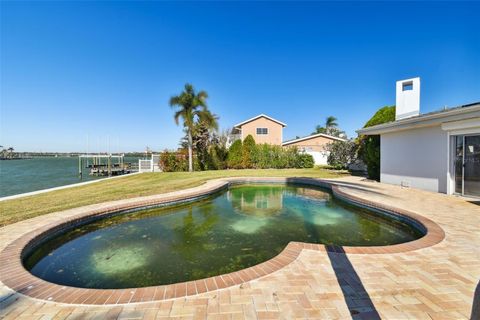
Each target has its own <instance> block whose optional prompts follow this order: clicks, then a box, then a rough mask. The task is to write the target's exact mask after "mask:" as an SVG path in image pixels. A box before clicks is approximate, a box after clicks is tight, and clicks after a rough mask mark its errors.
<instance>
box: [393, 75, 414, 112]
mask: <svg viewBox="0 0 480 320" xmlns="http://www.w3.org/2000/svg"><path fill="white" fill-rule="evenodd" d="M419 114H420V78H418V77H417V78H412V79H406V80H401V81H397V99H396V108H395V120H401V119H406V118H410V117H414V116H418V115H419Z"/></svg>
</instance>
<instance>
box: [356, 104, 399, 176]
mask: <svg viewBox="0 0 480 320" xmlns="http://www.w3.org/2000/svg"><path fill="white" fill-rule="evenodd" d="M391 121H395V106H385V107H383V108H380V109H379V110H378V111H377V112H376V113H375V114H374V115H373V117H372V118H370V120H368V121H367V123H366V124H365V126H363V127H364V128H368V127H372V126H375V125H378V124H382V123H386V122H391ZM357 144H358V155H359V157H360V158H361V159H362V160H363V162H365V164H366V165H367V172H368V177H369V178H370V179H374V180H380V136H379V135H372V136H360V137H358V141H357Z"/></svg>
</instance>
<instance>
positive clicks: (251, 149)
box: [242, 134, 256, 169]
mask: <svg viewBox="0 0 480 320" xmlns="http://www.w3.org/2000/svg"><path fill="white" fill-rule="evenodd" d="M255 149H256V148H255V139H253V137H252V135H251V134H249V135H248V136H247V137H246V138H245V140H243V147H242V168H244V169H251V168H254V160H253V159H254V158H255V153H256V150H255Z"/></svg>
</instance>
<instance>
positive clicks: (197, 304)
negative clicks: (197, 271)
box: [0, 177, 480, 319]
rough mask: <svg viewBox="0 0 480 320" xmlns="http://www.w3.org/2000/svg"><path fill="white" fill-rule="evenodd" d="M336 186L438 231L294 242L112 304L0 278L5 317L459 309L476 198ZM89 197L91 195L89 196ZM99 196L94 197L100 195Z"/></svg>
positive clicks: (445, 313)
mask: <svg viewBox="0 0 480 320" xmlns="http://www.w3.org/2000/svg"><path fill="white" fill-rule="evenodd" d="M337 181H341V182H343V183H345V185H344V186H342V187H340V189H341V191H342V192H344V193H347V194H350V195H352V196H356V197H358V198H362V199H365V200H368V201H373V202H376V203H381V204H384V205H388V206H393V207H396V208H399V209H404V210H408V211H410V212H413V213H416V214H419V215H422V216H424V217H426V218H429V219H431V220H433V221H434V222H436V223H437V224H438V225H439V226H440V227H441V228H442V229H443V230H444V232H445V238H444V239H443V241H441V242H440V243H437V244H435V245H433V246H430V247H426V248H422V249H418V250H413V251H408V252H401V253H389V254H372V253H369V254H358V253H356V254H350V253H346V254H344V253H339V252H324V251H318V250H309V249H303V250H302V251H301V253H300V254H299V256H298V257H297V258H296V259H295V260H294V261H293V262H291V263H290V264H288V265H287V266H285V267H283V268H281V269H279V270H277V271H275V272H274V273H272V274H269V275H267V276H264V277H262V278H259V279H255V280H251V281H249V282H247V283H244V284H242V285H236V286H233V287H229V288H226V289H222V290H214V291H211V292H208V293H203V294H199V295H195V296H191V297H182V298H177V299H170V300H166V301H160V302H140V303H130V304H121V305H112V306H99V305H75V304H62V303H57V302H51V301H46V300H39V299H33V298H30V297H27V296H24V295H21V294H19V293H16V292H14V291H12V290H11V289H9V288H8V287H7V286H5V285H4V284H3V283H0V317H2V318H5V319H50V318H54V319H141V318H144V319H162V318H177V319H180V318H181V319H244V318H248V319H278V318H282V319H293V318H308V319H315V318H316V319H349V318H352V317H353V318H363V319H378V318H385V319H468V318H469V317H470V313H471V308H472V303H473V295H474V291H475V287H476V285H477V283H478V281H479V279H480V206H478V205H476V204H473V203H471V202H468V201H467V200H466V199H462V198H457V197H453V196H446V195H443V194H434V193H430V192H425V191H419V190H413V189H402V188H400V187H397V186H391V185H385V184H379V183H372V182H366V181H362V179H361V178H358V177H348V178H342V179H338V180H337ZM97 206H99V205H97ZM100 206H101V205H100ZM76 213H78V209H72V210H67V211H64V212H58V213H53V214H49V215H46V216H41V217H37V218H33V219H30V220H27V221H22V222H19V223H16V224H13V225H9V226H6V227H3V228H1V229H0V251H1V250H3V249H4V248H5V247H6V246H7V245H9V244H10V243H12V241H14V240H15V239H16V238H18V237H19V236H20V235H22V234H24V233H26V232H28V231H31V230H32V229H36V228H39V227H41V226H44V225H46V224H48V223H51V222H55V221H62V220H63V219H65V217H69V216H72V215H75V214H76Z"/></svg>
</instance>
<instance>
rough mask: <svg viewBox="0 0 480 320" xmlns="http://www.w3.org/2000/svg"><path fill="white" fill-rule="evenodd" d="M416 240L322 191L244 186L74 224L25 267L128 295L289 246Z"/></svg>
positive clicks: (411, 232)
mask: <svg viewBox="0 0 480 320" xmlns="http://www.w3.org/2000/svg"><path fill="white" fill-rule="evenodd" d="M421 236H422V233H421V232H420V231H418V230H417V229H416V228H413V227H411V226H409V225H407V224H404V223H402V222H399V221H396V220H393V219H390V218H386V217H383V216H382V215H379V214H376V213H374V212H371V211H368V210H364V209H360V208H357V207H353V206H350V205H347V204H345V203H344V202H342V201H340V200H337V199H335V198H334V197H332V195H331V193H330V192H329V191H327V190H325V189H320V188H315V187H306V186H300V185H282V184H272V185H270V184H259V185H248V184H244V185H238V186H231V187H230V188H229V189H228V190H225V191H222V192H219V193H216V194H214V195H212V196H209V197H207V198H203V199H201V200H197V201H194V202H190V203H183V204H178V205H174V206H168V207H158V208H153V209H143V210H139V211H134V212H129V213H123V214H119V215H115V216H112V217H109V218H104V219H101V220H97V221H94V222H91V223H88V224H85V225H82V226H78V227H76V228H74V229H71V230H68V231H65V232H64V233H62V234H60V235H58V236H55V237H53V238H51V239H49V240H47V241H46V242H44V243H42V244H40V246H39V247H37V248H34V250H33V251H32V252H31V253H30V254H29V255H28V256H27V257H26V258H25V259H24V265H25V267H26V268H27V269H29V270H30V272H31V273H33V274H34V275H36V276H38V277H40V278H42V279H45V280H47V281H50V282H53V283H57V284H62V285H68V286H74V287H83V288H102V289H107V288H109V289H113V288H117V289H118V288H132V287H145V286H153V285H161V284H171V283H177V282H182V281H189V280H195V279H201V278H206V277H210V276H214V275H219V274H224V273H228V272H232V271H236V270H240V269H243V268H247V267H250V266H253V265H255V264H258V263H261V262H263V261H266V260H268V259H270V258H272V257H274V256H276V255H277V254H278V253H280V252H281V251H282V250H283V249H284V248H285V246H286V245H287V244H288V243H289V242H290V241H302V242H310V243H321V244H335V245H346V246H379V245H390V244H397V243H403V242H407V241H412V240H415V239H418V238H420V237H421Z"/></svg>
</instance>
